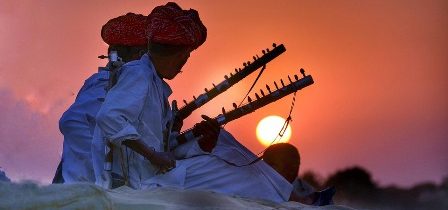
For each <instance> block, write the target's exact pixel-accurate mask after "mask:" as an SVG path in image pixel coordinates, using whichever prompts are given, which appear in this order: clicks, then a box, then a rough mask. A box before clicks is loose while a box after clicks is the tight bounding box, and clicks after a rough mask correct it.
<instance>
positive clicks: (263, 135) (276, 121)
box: [256, 115, 291, 146]
mask: <svg viewBox="0 0 448 210" xmlns="http://www.w3.org/2000/svg"><path fill="white" fill-rule="evenodd" d="M284 124H285V119H283V118H282V117H279V116H275V115H272V116H267V117H265V118H263V119H262V120H260V122H259V123H258V125H257V129H256V134H257V139H258V141H260V143H262V144H263V145H264V146H269V145H271V144H276V143H281V142H288V141H289V139H290V138H291V126H289V125H288V127H287V128H286V131H285V132H284V133H283V136H279V133H280V132H281V131H282V128H283V125H284ZM274 140H275V141H274Z"/></svg>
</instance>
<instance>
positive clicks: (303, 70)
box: [300, 68, 306, 77]
mask: <svg viewBox="0 0 448 210" xmlns="http://www.w3.org/2000/svg"><path fill="white" fill-rule="evenodd" d="M300 73H301V74H302V75H303V77H305V76H306V75H305V69H302V68H300Z"/></svg>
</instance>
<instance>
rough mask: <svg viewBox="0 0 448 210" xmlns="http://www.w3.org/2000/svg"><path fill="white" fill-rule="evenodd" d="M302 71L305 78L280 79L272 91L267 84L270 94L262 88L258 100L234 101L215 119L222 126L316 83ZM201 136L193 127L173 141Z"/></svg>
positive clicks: (188, 139)
mask: <svg viewBox="0 0 448 210" xmlns="http://www.w3.org/2000/svg"><path fill="white" fill-rule="evenodd" d="M300 72H301V73H302V75H303V78H301V79H299V77H298V76H297V75H294V79H295V81H293V80H292V79H291V77H289V76H288V79H289V82H290V84H289V85H285V83H284V82H283V80H280V82H281V85H282V86H281V87H279V85H278V84H277V83H276V82H274V85H275V87H276V90H275V91H271V88H270V87H269V86H268V85H266V89H267V91H268V92H269V94H267V95H265V93H264V92H263V90H260V91H261V92H260V94H261V95H262V96H261V97H260V95H258V94H257V93H255V98H256V100H254V101H253V100H252V98H250V97H248V103H247V104H245V105H243V106H241V107H238V106H237V105H236V104H235V103H234V104H233V107H234V109H233V110H232V111H229V112H226V111H225V110H224V108H222V114H220V115H218V116H216V117H215V118H214V119H216V120H217V121H218V124H219V125H220V126H221V125H224V124H226V123H228V122H231V121H233V120H236V119H238V118H240V117H243V116H245V115H247V114H249V113H252V112H254V111H255V110H257V109H259V108H261V107H263V106H266V105H268V104H270V103H272V102H275V101H277V100H279V99H281V98H283V97H285V96H287V95H289V94H291V93H294V92H296V91H298V90H301V89H303V88H304V87H307V86H310V85H312V84H314V80H313V78H312V77H311V75H305V71H304V70H303V69H300ZM199 136H200V134H198V133H197V131H196V130H195V129H194V127H193V128H190V129H188V130H186V131H184V132H182V133H181V134H180V135H179V136H178V137H177V142H175V143H174V142H173V143H174V144H176V143H177V144H176V145H180V144H184V143H186V142H187V141H191V140H193V139H195V138H196V137H199ZM173 146H174V145H173Z"/></svg>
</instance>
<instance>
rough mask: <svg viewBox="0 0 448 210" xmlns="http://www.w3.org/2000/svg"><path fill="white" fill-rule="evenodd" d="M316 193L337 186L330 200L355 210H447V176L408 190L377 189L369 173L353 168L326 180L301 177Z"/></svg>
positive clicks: (313, 174)
mask: <svg viewBox="0 0 448 210" xmlns="http://www.w3.org/2000/svg"><path fill="white" fill-rule="evenodd" d="M302 179H304V180H306V181H307V182H308V183H310V184H311V185H313V186H315V188H316V189H317V190H319V189H323V188H326V187H329V186H334V187H336V190H337V191H336V195H335V196H334V197H333V199H334V201H335V203H336V204H341V205H347V206H351V207H353V208H358V209H385V210H388V209H394V210H395V209H398V210H401V209H406V210H420V209H436V210H437V209H441V210H442V209H448V177H446V178H445V179H444V181H443V182H442V183H441V184H439V185H437V184H434V183H421V184H418V185H415V186H413V187H411V188H399V187H396V186H388V187H380V186H378V185H377V184H376V183H375V182H374V181H373V180H372V176H371V174H370V172H369V171H367V170H366V169H364V168H362V167H359V166H354V167H350V168H345V169H342V170H339V171H336V172H335V173H334V174H332V175H330V176H329V177H328V178H327V179H326V180H325V181H320V180H321V179H320V178H319V176H318V175H317V174H315V173H314V172H310V171H309V172H306V173H304V174H303V175H302Z"/></svg>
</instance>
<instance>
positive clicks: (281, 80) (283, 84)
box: [280, 79, 285, 87]
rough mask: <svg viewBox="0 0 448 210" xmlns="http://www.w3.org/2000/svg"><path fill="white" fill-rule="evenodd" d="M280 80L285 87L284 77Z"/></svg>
mask: <svg viewBox="0 0 448 210" xmlns="http://www.w3.org/2000/svg"><path fill="white" fill-rule="evenodd" d="M280 82H281V83H282V86H283V87H285V83H284V82H283V79H280Z"/></svg>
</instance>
